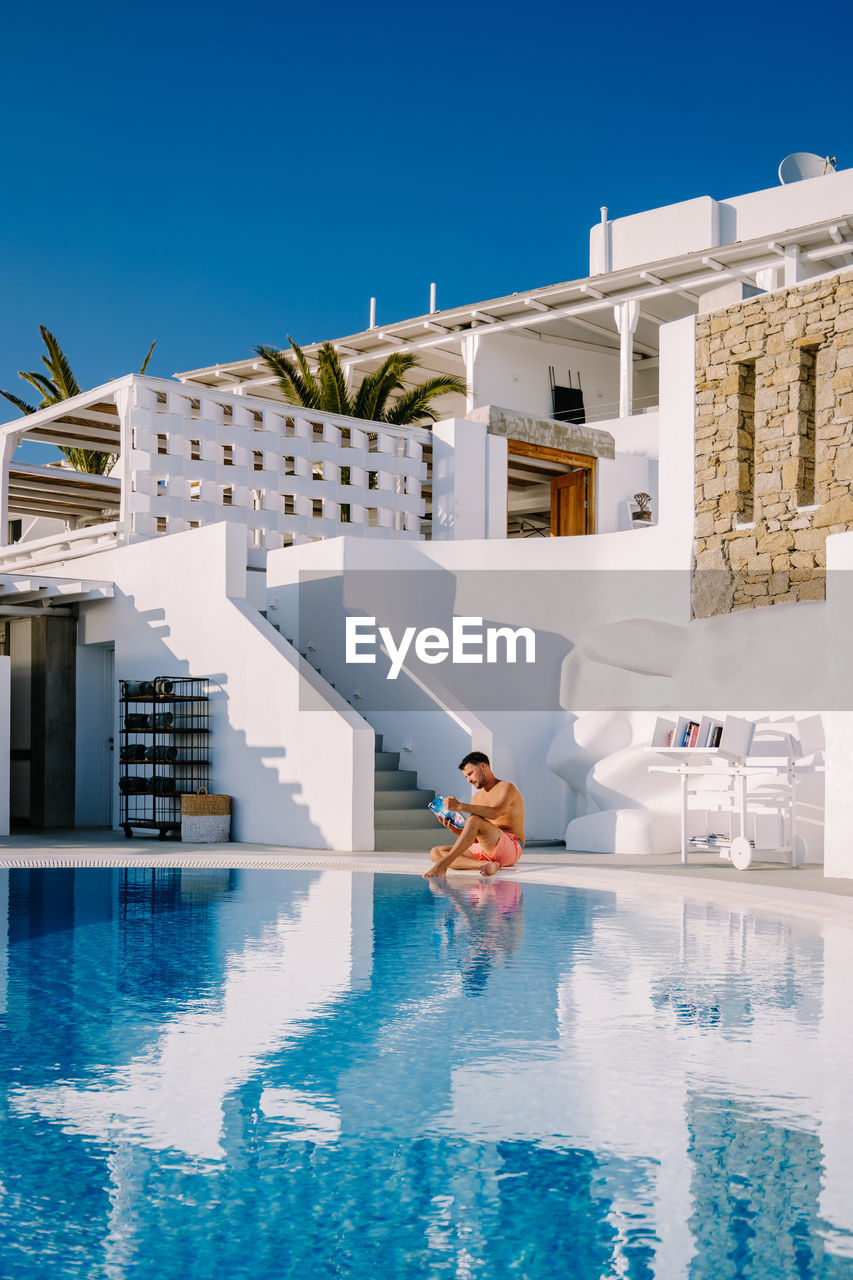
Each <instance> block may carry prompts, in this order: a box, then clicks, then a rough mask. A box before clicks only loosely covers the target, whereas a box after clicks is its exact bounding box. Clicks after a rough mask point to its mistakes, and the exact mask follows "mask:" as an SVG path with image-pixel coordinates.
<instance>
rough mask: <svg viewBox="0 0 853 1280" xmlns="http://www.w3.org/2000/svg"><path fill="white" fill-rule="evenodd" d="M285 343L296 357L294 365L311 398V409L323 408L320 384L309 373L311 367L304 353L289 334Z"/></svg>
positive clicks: (310, 372)
mask: <svg viewBox="0 0 853 1280" xmlns="http://www.w3.org/2000/svg"><path fill="white" fill-rule="evenodd" d="M287 341H288V342H289V343H290V349H291V351H292V352H293V354H294V355H295V356H296V363H297V364H298V365H299V368H300V371H301V373H302V379H303V381H304V383H305V386H306V387H307V388H308V391H309V394H310V395H311V396H312V408H315V409H321V408H322V407H323V397H322V393H321V391H320V384H319V383H318V382H317V379H316V378H315V377H314V374H313V373H312V371H311V366H310V365H309V363H308V360H307V358H306V356H305V352H304V351H303V350H302V348H301V347H300V346H298V345H297V344H296V343H295V342H294V341H293V339H292V338H291V336H290V334H288V335H287Z"/></svg>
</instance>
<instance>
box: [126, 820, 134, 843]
mask: <svg viewBox="0 0 853 1280" xmlns="http://www.w3.org/2000/svg"><path fill="white" fill-rule="evenodd" d="M124 838H125V840H132V839H133V832H132V831H131V829H130V827H129V825H128V824H127V823H125V824H124Z"/></svg>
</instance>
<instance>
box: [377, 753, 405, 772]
mask: <svg viewBox="0 0 853 1280" xmlns="http://www.w3.org/2000/svg"><path fill="white" fill-rule="evenodd" d="M373 767H374V769H384V770H388V769H399V767H400V752H399V751H376V752H374V756H373Z"/></svg>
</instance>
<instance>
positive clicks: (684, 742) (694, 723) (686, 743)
mask: <svg viewBox="0 0 853 1280" xmlns="http://www.w3.org/2000/svg"><path fill="white" fill-rule="evenodd" d="M698 734H699V721H698V720H688V721H687V724H686V725H685V726H684V732H683V734H682V735H681V742H680V744H679V745H680V746H682V747H694V746H695V745H696V737H697V736H698ZM691 739H692V741H691Z"/></svg>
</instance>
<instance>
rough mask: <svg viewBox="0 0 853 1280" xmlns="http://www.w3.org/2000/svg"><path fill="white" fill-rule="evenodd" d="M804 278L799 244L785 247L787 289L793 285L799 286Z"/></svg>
mask: <svg viewBox="0 0 853 1280" xmlns="http://www.w3.org/2000/svg"><path fill="white" fill-rule="evenodd" d="M801 279H802V276H801V274H800V246H799V245H798V244H786V245H785V286H786V288H787V287H788V286H789V285H792V284H798V283H799V282H800V280H801Z"/></svg>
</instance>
